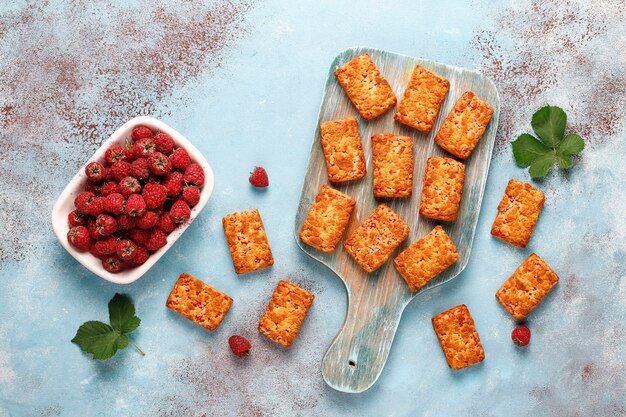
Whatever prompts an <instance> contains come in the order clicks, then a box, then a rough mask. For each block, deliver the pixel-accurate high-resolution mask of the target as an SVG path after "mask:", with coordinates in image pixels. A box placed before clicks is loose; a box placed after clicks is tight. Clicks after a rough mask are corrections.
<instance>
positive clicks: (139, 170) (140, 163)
mask: <svg viewBox="0 0 626 417" xmlns="http://www.w3.org/2000/svg"><path fill="white" fill-rule="evenodd" d="M130 175H132V176H133V177H135V178H139V179H140V180H144V179H146V178H148V177H149V176H150V167H149V166H148V160H147V159H146V158H137V159H135V160H134V161H133V163H132V164H131V166H130Z"/></svg>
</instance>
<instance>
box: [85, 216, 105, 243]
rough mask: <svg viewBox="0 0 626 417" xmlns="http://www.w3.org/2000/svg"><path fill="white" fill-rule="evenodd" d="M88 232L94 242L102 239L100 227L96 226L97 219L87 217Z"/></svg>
mask: <svg viewBox="0 0 626 417" xmlns="http://www.w3.org/2000/svg"><path fill="white" fill-rule="evenodd" d="M87 230H88V231H89V236H91V238H92V239H93V240H98V239H102V236H101V235H100V233H98V225H97V224H96V219H95V217H87Z"/></svg>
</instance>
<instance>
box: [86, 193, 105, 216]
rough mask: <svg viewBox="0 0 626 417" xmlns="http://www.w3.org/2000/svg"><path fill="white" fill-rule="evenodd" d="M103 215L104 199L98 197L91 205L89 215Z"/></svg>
mask: <svg viewBox="0 0 626 417" xmlns="http://www.w3.org/2000/svg"><path fill="white" fill-rule="evenodd" d="M102 213H104V197H96V198H94V199H93V201H92V202H91V204H90V205H89V210H88V211H87V214H89V215H91V216H97V215H99V214H102Z"/></svg>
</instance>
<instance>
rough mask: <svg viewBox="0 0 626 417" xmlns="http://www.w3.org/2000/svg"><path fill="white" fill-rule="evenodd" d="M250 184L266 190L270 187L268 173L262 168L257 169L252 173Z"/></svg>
mask: <svg viewBox="0 0 626 417" xmlns="http://www.w3.org/2000/svg"><path fill="white" fill-rule="evenodd" d="M249 180H250V184H252V185H254V186H255V187H259V188H264V187H267V186H268V185H270V181H269V178H267V172H266V171H265V169H263V168H261V167H255V168H254V171H253V172H251V173H250V178H249Z"/></svg>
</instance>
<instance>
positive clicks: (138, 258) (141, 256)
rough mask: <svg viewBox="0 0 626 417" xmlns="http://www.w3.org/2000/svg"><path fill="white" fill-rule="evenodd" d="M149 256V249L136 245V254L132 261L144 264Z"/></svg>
mask: <svg viewBox="0 0 626 417" xmlns="http://www.w3.org/2000/svg"><path fill="white" fill-rule="evenodd" d="M149 257H150V251H148V249H146V248H145V247H144V246H137V250H136V254H135V257H134V258H133V263H134V264H137V265H142V264H145V263H146V261H147V260H148V258H149Z"/></svg>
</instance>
